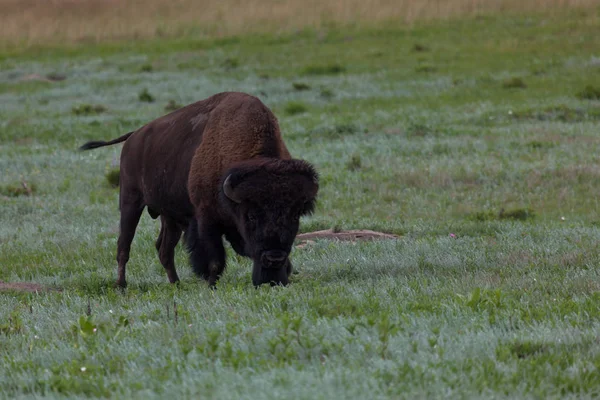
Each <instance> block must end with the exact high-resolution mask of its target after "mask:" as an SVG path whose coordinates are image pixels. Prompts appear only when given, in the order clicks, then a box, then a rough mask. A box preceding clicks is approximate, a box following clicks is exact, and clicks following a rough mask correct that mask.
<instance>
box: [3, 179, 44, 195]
mask: <svg viewBox="0 0 600 400" xmlns="http://www.w3.org/2000/svg"><path fill="white" fill-rule="evenodd" d="M36 192H37V185H36V184H35V183H28V182H25V181H21V182H19V183H10V184H7V185H2V186H0V195H2V196H6V197H20V196H32V195H33V194H34V193H36Z"/></svg>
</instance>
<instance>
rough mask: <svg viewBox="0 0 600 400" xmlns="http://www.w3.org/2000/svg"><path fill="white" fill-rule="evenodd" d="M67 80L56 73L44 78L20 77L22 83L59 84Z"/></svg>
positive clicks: (37, 75) (36, 75)
mask: <svg viewBox="0 0 600 400" xmlns="http://www.w3.org/2000/svg"><path fill="white" fill-rule="evenodd" d="M65 79H67V77H66V76H64V75H61V74H56V73H51V74H48V75H46V76H42V75H39V74H29V75H25V76H23V77H21V80H22V81H40V82H60V81H64V80H65Z"/></svg>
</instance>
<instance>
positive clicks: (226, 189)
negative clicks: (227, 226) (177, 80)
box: [223, 175, 242, 204]
mask: <svg viewBox="0 0 600 400" xmlns="http://www.w3.org/2000/svg"><path fill="white" fill-rule="evenodd" d="M230 178H231V175H228V176H227V178H226V179H225V182H223V193H225V196H227V197H229V199H230V200H232V201H235V202H236V203H238V204H239V203H241V202H242V199H240V198H239V197H238V196H236V194H235V191H234V190H233V188H232V187H231V180H230Z"/></svg>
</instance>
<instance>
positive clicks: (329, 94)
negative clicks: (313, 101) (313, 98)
mask: <svg viewBox="0 0 600 400" xmlns="http://www.w3.org/2000/svg"><path fill="white" fill-rule="evenodd" d="M319 96H321V97H322V98H324V99H332V98H333V97H334V96H335V94H334V93H333V90H331V89H328V88H321V91H320V92H319Z"/></svg>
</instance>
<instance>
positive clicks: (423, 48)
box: [412, 43, 429, 53]
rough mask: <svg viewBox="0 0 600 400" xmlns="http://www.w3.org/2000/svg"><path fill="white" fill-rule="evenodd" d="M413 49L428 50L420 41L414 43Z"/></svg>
mask: <svg viewBox="0 0 600 400" xmlns="http://www.w3.org/2000/svg"><path fill="white" fill-rule="evenodd" d="M412 50H413V51H415V52H418V53H420V52H424V51H429V47H427V46H425V45H424V44H421V43H415V45H414V46H413V48H412Z"/></svg>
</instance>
